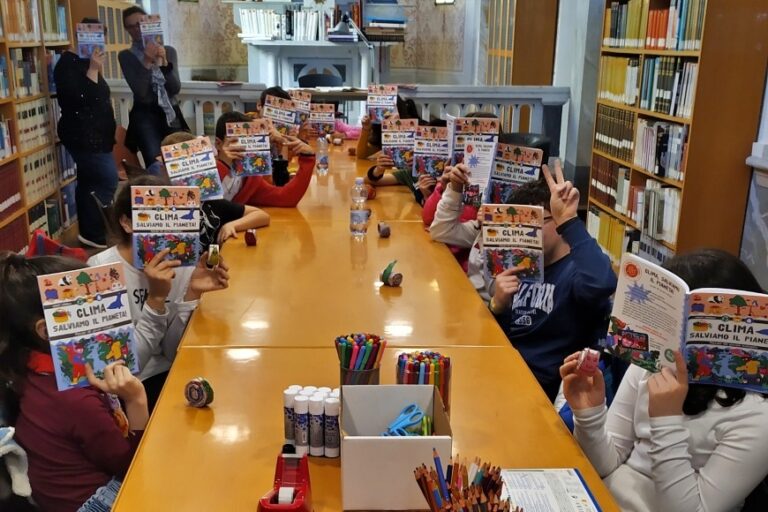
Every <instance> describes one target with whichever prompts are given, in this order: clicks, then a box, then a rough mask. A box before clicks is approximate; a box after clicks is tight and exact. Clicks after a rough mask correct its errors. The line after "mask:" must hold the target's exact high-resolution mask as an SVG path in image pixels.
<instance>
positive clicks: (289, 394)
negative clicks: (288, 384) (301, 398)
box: [283, 388, 298, 407]
mask: <svg viewBox="0 0 768 512" xmlns="http://www.w3.org/2000/svg"><path fill="white" fill-rule="evenodd" d="M296 395H298V391H296V390H295V389H291V388H288V389H286V390H285V391H283V406H285V407H293V399H294V398H296Z"/></svg>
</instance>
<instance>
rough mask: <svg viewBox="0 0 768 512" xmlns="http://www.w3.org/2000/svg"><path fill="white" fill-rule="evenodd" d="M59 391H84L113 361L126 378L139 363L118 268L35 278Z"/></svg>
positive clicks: (119, 265)
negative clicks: (92, 375)
mask: <svg viewBox="0 0 768 512" xmlns="http://www.w3.org/2000/svg"><path fill="white" fill-rule="evenodd" d="M37 284H38V287H39V288H40V300H41V301H42V303H43V314H44V315H45V325H46V328H47V330H48V340H49V342H50V344H51V355H52V356H53V366H54V373H55V374H56V386H57V387H58V389H59V391H64V390H67V389H70V388H76V387H83V386H87V385H88V379H87V377H86V375H85V365H86V363H88V364H90V365H91V367H92V368H93V372H94V373H95V374H96V375H97V376H102V375H103V372H104V368H105V367H106V366H107V365H108V364H110V363H113V362H115V361H120V360H121V361H124V362H125V366H126V367H127V368H128V369H129V370H131V372H132V373H138V371H139V363H138V358H137V357H136V352H135V350H134V335H133V322H131V310H130V308H129V305H128V300H127V298H126V293H127V290H126V287H125V275H124V273H123V264H122V263H108V264H106V265H99V266H98V267H86V268H83V269H79V270H73V271H70V272H60V273H57V274H47V275H43V276H38V277H37Z"/></svg>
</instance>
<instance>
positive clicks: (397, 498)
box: [341, 385, 453, 510]
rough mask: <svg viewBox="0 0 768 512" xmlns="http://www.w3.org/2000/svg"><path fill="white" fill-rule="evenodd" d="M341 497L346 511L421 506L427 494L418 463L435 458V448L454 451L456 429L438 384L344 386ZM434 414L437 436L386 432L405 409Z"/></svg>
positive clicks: (422, 506)
mask: <svg viewBox="0 0 768 512" xmlns="http://www.w3.org/2000/svg"><path fill="white" fill-rule="evenodd" d="M341 398H342V406H341V500H342V505H343V508H344V510H420V509H423V508H424V496H423V495H422V494H421V491H420V489H419V486H418V485H417V484H416V481H415V480H414V478H413V468H415V467H416V466H420V465H421V464H423V463H427V462H429V461H431V460H432V449H433V448H434V449H437V451H438V453H440V454H441V455H442V456H443V457H450V455H451V453H452V451H451V450H452V443H453V434H452V432H451V424H450V420H449V418H448V414H447V413H446V412H445V407H444V406H443V400H442V398H440V393H439V392H438V391H437V389H436V388H435V387H434V386H420V385H413V386H402V385H389V386H343V387H342V391H341ZM411 404H416V405H418V406H419V407H420V408H421V409H422V410H423V411H424V414H426V415H431V416H432V422H433V429H434V435H432V436H403V437H389V436H382V435H381V433H382V432H384V431H385V430H386V429H387V426H388V425H389V424H390V423H392V421H393V420H395V419H396V418H397V417H398V416H399V415H400V413H401V412H402V411H403V409H404V408H406V407H407V406H409V405H411Z"/></svg>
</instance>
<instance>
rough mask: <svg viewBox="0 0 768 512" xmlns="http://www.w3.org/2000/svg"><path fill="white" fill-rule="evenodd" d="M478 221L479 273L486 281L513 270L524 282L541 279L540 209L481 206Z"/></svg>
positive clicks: (520, 206)
mask: <svg viewBox="0 0 768 512" xmlns="http://www.w3.org/2000/svg"><path fill="white" fill-rule="evenodd" d="M480 215H481V219H482V233H483V237H482V254H483V271H484V272H485V275H486V277H487V278H488V279H490V278H494V277H496V276H497V275H498V274H500V273H501V272H503V271H505V270H508V269H510V268H515V267H517V268H518V269H520V272H519V273H518V274H517V276H518V277H519V278H520V279H521V280H526V281H542V280H543V279H544V253H543V252H542V250H543V246H542V226H543V223H544V220H543V219H544V209H543V208H542V207H541V206H527V205H519V204H484V205H482V206H481V207H480Z"/></svg>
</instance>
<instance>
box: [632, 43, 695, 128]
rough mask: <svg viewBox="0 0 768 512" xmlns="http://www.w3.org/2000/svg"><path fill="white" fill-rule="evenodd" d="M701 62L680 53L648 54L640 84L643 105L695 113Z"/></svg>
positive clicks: (665, 111) (687, 114) (684, 114)
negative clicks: (694, 98)
mask: <svg viewBox="0 0 768 512" xmlns="http://www.w3.org/2000/svg"><path fill="white" fill-rule="evenodd" d="M698 69H699V65H698V63H697V62H695V61H690V60H686V59H683V58H680V57H646V58H645V60H644V61H643V81H642V84H641V87H640V108H643V109H646V110H653V111H655V112H661V113H663V114H669V115H672V116H678V117H686V118H687V117H691V113H692V111H693V95H694V93H695V91H696V76H697V73H698Z"/></svg>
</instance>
